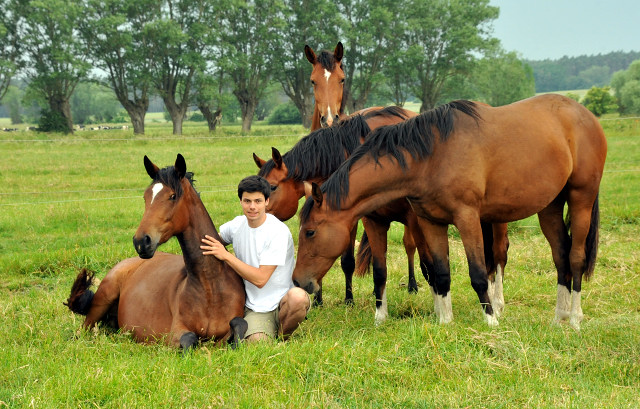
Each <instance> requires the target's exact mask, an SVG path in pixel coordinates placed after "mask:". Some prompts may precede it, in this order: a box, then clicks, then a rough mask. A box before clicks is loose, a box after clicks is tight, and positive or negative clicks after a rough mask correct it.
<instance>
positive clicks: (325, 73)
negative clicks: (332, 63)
mask: <svg viewBox="0 0 640 409" xmlns="http://www.w3.org/2000/svg"><path fill="white" fill-rule="evenodd" d="M329 77H331V72H330V71H329V70H327V69H326V68H325V70H324V78H325V79H326V80H327V83H329Z"/></svg>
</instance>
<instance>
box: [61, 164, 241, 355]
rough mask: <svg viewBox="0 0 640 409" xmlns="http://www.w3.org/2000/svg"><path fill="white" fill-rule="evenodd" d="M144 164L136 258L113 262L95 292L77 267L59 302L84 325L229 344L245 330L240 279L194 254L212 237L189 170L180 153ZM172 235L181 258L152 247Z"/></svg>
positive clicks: (140, 336)
mask: <svg viewBox="0 0 640 409" xmlns="http://www.w3.org/2000/svg"><path fill="white" fill-rule="evenodd" d="M144 166H145V169H146V170H147V173H148V174H149V176H150V177H151V179H152V180H153V181H152V182H151V185H149V187H148V188H147V189H146V190H145V192H144V200H145V211H144V214H143V216H142V220H141V222H140V225H139V226H138V229H137V230H136V233H135V235H134V236H133V244H134V247H135V249H136V251H137V253H138V255H139V257H133V258H128V259H125V260H122V261H121V262H119V263H118V264H116V265H115V266H114V267H113V268H112V269H111V270H110V271H109V272H108V273H107V275H106V276H105V277H104V279H103V280H102V282H101V283H100V285H99V287H98V289H97V290H96V292H95V294H94V293H93V291H91V290H89V287H90V285H91V283H92V281H93V274H89V273H87V271H86V270H83V271H82V272H81V273H80V274H78V277H77V279H76V281H75V282H74V284H73V287H72V290H71V294H70V296H69V299H68V300H67V302H66V303H65V304H66V305H67V306H68V307H69V309H70V310H71V311H73V312H75V313H78V314H82V315H86V319H85V321H84V323H83V327H84V328H92V327H94V326H95V325H96V323H98V322H99V321H103V322H105V323H107V324H109V325H111V326H113V327H115V328H120V329H122V330H124V331H130V332H131V334H132V336H133V338H134V339H135V340H136V341H138V342H144V343H149V342H158V341H163V342H165V343H167V344H169V345H173V346H181V347H182V348H183V349H184V350H185V351H187V350H189V349H190V348H193V347H194V346H195V345H196V343H197V342H198V341H199V340H209V339H210V340H216V341H223V340H227V341H228V342H229V343H231V344H232V346H237V343H238V342H239V341H240V340H242V339H243V338H244V333H245V331H246V321H244V319H243V318H242V317H243V316H244V303H245V291H244V284H243V282H242V279H241V278H240V276H238V275H237V273H236V272H235V271H234V270H233V269H231V267H229V266H228V265H227V264H225V263H223V262H221V261H220V260H218V259H217V258H215V257H207V256H203V255H202V250H201V249H200V240H201V239H202V238H203V237H204V235H205V234H209V235H212V236H213V237H215V238H216V239H219V237H218V233H217V231H216V228H215V226H214V224H213V222H212V221H211V217H209V213H207V210H206V209H205V207H204V204H203V203H202V201H201V200H200V197H199V194H198V193H197V192H196V190H195V189H194V187H193V184H192V183H193V179H192V176H193V174H192V173H191V172H187V167H186V163H185V160H184V157H183V156H182V155H180V154H178V156H177V159H176V162H175V165H174V166H170V167H166V168H164V169H159V168H158V167H157V166H156V165H155V164H153V163H152V162H151V161H150V160H149V158H148V157H147V156H145V157H144ZM173 236H175V237H176V238H177V239H178V242H179V243H180V248H181V249H182V254H183V255H182V256H180V255H176V254H168V253H163V252H156V249H157V248H158V246H159V245H161V244H162V243H165V242H166V241H167V240H169V239H170V238H171V237H173Z"/></svg>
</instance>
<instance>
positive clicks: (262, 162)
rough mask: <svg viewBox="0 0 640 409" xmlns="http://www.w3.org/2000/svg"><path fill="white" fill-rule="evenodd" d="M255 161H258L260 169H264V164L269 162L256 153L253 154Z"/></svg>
mask: <svg viewBox="0 0 640 409" xmlns="http://www.w3.org/2000/svg"><path fill="white" fill-rule="evenodd" d="M253 161H254V162H255V163H256V165H258V169H262V167H263V166H264V164H265V163H267V161H266V160H264V159H260V157H259V156H258V155H256V154H255V153H254V154H253Z"/></svg>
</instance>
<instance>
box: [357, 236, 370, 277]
mask: <svg viewBox="0 0 640 409" xmlns="http://www.w3.org/2000/svg"><path fill="white" fill-rule="evenodd" d="M370 266H371V244H370V243H369V237H368V236H367V231H366V230H365V231H364V232H363V233H362V237H361V238H360V246H358V254H357V255H356V269H355V271H354V273H355V275H356V276H358V277H364V276H365V275H366V274H367V273H368V272H369V269H370Z"/></svg>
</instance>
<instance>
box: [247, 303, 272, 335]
mask: <svg viewBox="0 0 640 409" xmlns="http://www.w3.org/2000/svg"><path fill="white" fill-rule="evenodd" d="M244 319H245V321H247V324H248V325H249V328H248V329H247V332H246V333H245V334H244V337H245V338H247V337H249V336H250V335H253V334H257V333H259V332H263V333H265V334H266V335H268V336H269V337H271V338H275V337H276V336H277V335H278V328H279V327H280V308H276V309H275V310H273V311H269V312H255V311H253V310H250V309H249V308H246V307H245V309H244Z"/></svg>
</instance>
